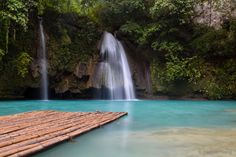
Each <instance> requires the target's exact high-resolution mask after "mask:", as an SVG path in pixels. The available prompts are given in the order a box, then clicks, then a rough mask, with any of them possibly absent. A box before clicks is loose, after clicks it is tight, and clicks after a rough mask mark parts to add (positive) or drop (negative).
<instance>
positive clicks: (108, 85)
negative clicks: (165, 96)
mask: <svg viewBox="0 0 236 157" xmlns="http://www.w3.org/2000/svg"><path fill="white" fill-rule="evenodd" d="M100 55H101V62H100V63H99V64H98V70H97V74H96V85H95V86H96V87H97V88H98V89H101V93H100V98H108V99H135V92H134V86H133V81H132V77H131V72H130V68H129V64H128V61H127V58H126V54H125V50H124V48H123V46H122V44H121V42H120V41H119V40H118V39H116V38H115V37H114V36H113V35H112V34H111V33H108V32H105V33H104V35H103V40H102V43H101V47H100Z"/></svg>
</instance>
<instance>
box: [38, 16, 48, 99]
mask: <svg viewBox="0 0 236 157" xmlns="http://www.w3.org/2000/svg"><path fill="white" fill-rule="evenodd" d="M42 22H43V21H42V19H40V21H39V59H40V68H41V71H40V72H41V99H42V100H48V70H47V55H46V43H45V36H44V30H43V24H42Z"/></svg>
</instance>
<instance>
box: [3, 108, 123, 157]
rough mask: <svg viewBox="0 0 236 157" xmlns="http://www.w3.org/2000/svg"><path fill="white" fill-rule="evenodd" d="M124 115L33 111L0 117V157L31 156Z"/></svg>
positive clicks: (121, 113) (117, 113)
mask: <svg viewBox="0 0 236 157" xmlns="http://www.w3.org/2000/svg"><path fill="white" fill-rule="evenodd" d="M124 115H127V113H125V112H87V113H85V112H58V111H34V112H27V113H21V114H16V115H10V116H3V117H0V157H6V156H11V157H19V156H28V155H30V154H34V153H36V152H38V151H41V150H43V149H46V148H48V147H50V146H53V145H55V144H57V143H60V142H62V141H65V140H68V139H72V138H73V137H75V136H78V135H81V134H82V133H85V132H88V131H90V130H92V129H95V128H97V127H100V126H102V125H105V124H107V123H110V122H112V121H114V120H116V119H118V118H120V117H122V116H124Z"/></svg>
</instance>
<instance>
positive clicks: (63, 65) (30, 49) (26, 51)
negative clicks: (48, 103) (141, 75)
mask: <svg viewBox="0 0 236 157" xmlns="http://www.w3.org/2000/svg"><path fill="white" fill-rule="evenodd" d="M219 1H220V0H218V1H217V2H219ZM205 2H207V1H202V0H201V1H200V0H199V1H196V0H148V1H147V0H119V1H118V0H91V1H86V0H2V2H1V3H0V73H1V76H0V97H1V95H14V94H22V93H23V92H19V91H22V89H23V90H24V89H26V88H27V87H28V86H37V84H38V77H37V76H38V75H35V76H34V75H33V74H32V73H33V72H32V64H34V62H35V60H36V58H37V40H38V16H42V17H43V23H44V28H45V33H46V38H47V51H48V59H49V64H50V65H49V67H50V68H49V75H50V77H51V78H55V79H54V80H57V79H56V78H57V77H60V76H61V74H63V73H65V72H71V73H73V70H74V69H75V67H76V65H77V64H78V63H84V64H86V63H88V61H89V59H90V58H96V55H97V53H96V52H97V44H98V41H99V39H100V36H101V34H102V32H103V31H104V30H107V31H111V32H115V33H116V34H118V36H119V37H120V38H121V39H123V40H124V41H126V42H128V43H129V44H132V46H133V47H136V50H137V52H140V54H139V57H140V58H142V59H144V60H145V61H147V62H149V63H150V65H151V77H152V83H153V92H154V94H167V95H173V96H192V95H201V96H204V97H207V98H210V99H223V98H235V97H236V83H235V82H236V62H235V60H236V52H235V50H236V44H235V43H236V18H235V17H233V16H231V15H230V13H228V12H227V13H225V15H224V21H223V22H222V23H221V24H219V25H220V26H219V27H217V28H214V27H212V26H210V25H207V24H200V23H198V22H196V21H195V18H196V17H197V13H196V9H195V8H196V6H197V5H200V4H203V3H205ZM226 3H230V1H227V2H226ZM230 4H231V3H230ZM214 5H219V6H218V8H220V7H222V6H220V5H221V3H215V4H214ZM231 7H232V8H236V7H235V6H234V4H233V1H232V4H231ZM210 18H211V17H210ZM142 50H146V51H142Z"/></svg>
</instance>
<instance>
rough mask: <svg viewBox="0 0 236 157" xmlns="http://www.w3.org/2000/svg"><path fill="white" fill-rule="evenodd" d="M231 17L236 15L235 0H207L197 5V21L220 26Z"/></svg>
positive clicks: (216, 26)
mask: <svg viewBox="0 0 236 157" xmlns="http://www.w3.org/2000/svg"><path fill="white" fill-rule="evenodd" d="M229 17H236V1H235V0H206V1H203V2H202V3H200V4H198V5H197V6H196V7H195V17H194V18H195V22H196V23H201V24H206V25H208V26H212V27H215V28H220V26H221V24H222V23H223V22H224V20H227V18H229Z"/></svg>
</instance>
